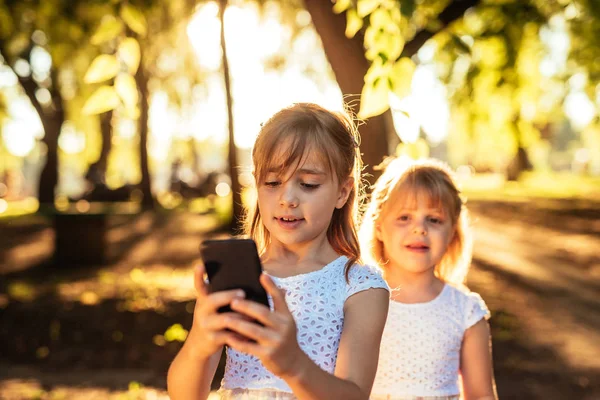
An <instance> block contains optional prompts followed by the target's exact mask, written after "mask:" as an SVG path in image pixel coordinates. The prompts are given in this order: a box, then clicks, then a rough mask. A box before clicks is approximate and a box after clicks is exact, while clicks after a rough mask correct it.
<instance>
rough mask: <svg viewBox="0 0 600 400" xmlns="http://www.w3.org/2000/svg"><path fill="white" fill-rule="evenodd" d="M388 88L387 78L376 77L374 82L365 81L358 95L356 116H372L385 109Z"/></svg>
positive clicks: (387, 102) (387, 99)
mask: <svg viewBox="0 0 600 400" xmlns="http://www.w3.org/2000/svg"><path fill="white" fill-rule="evenodd" d="M389 91H390V88H389V86H388V83H387V79H377V80H375V82H365V85H364V86H363V90H362V93H361V95H360V110H359V112H358V117H359V118H361V119H364V118H369V117H373V116H375V115H379V114H381V113H383V112H384V111H386V110H387V109H388V108H389V107H390V104H389Z"/></svg>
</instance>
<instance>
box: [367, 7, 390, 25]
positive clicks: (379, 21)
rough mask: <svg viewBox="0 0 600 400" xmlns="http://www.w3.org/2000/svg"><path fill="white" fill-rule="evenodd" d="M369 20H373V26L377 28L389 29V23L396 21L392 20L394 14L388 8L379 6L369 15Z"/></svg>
mask: <svg viewBox="0 0 600 400" xmlns="http://www.w3.org/2000/svg"><path fill="white" fill-rule="evenodd" d="M369 21H370V22H371V26H373V27H375V28H376V29H382V30H387V26H388V25H393V24H394V21H392V16H391V14H390V12H389V11H388V10H384V9H382V8H379V9H377V10H375V11H373V13H372V14H371V16H370V17H369Z"/></svg>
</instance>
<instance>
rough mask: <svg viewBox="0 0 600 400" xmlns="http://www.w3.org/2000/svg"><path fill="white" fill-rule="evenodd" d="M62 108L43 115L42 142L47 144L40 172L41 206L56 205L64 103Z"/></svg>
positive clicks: (39, 191) (39, 193) (39, 197)
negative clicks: (59, 139)
mask: <svg viewBox="0 0 600 400" xmlns="http://www.w3.org/2000/svg"><path fill="white" fill-rule="evenodd" d="M60 108H61V109H60V110H57V111H55V112H53V113H52V114H51V115H41V116H40V118H41V119H42V126H43V127H44V138H43V139H42V142H43V143H44V144H45V145H46V149H47V152H46V164H45V165H44V168H43V169H42V173H41V174H40V182H39V185H38V200H39V202H40V206H44V207H54V195H55V193H54V192H55V189H56V185H57V184H58V136H59V135H60V130H61V128H62V124H63V122H64V119H65V117H64V111H63V110H62V105H61V106H60Z"/></svg>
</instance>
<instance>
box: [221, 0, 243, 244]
mask: <svg viewBox="0 0 600 400" xmlns="http://www.w3.org/2000/svg"><path fill="white" fill-rule="evenodd" d="M226 8H227V0H220V2H219V19H220V20H221V50H222V52H223V78H224V80H225V93H226V96H227V122H228V126H229V176H230V178H231V193H232V195H233V196H232V201H233V216H232V219H231V225H230V230H231V233H233V234H236V233H238V232H239V231H240V230H241V229H240V227H241V221H242V215H243V208H242V196H241V189H242V188H241V186H240V182H239V179H238V173H237V170H238V168H239V166H238V161H237V147H236V146H235V140H234V132H233V100H232V96H231V80H230V76H229V62H228V60H227V46H226V43H225V9H226Z"/></svg>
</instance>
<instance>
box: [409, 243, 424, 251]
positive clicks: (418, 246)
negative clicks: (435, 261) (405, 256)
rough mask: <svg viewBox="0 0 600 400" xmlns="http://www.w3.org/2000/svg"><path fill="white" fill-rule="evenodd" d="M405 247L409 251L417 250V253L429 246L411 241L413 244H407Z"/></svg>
mask: <svg viewBox="0 0 600 400" xmlns="http://www.w3.org/2000/svg"><path fill="white" fill-rule="evenodd" d="M405 247H406V248H407V249H408V250H410V251H414V252H419V253H424V252H427V251H429V246H427V245H426V244H423V243H413V244H409V245H407V246H405Z"/></svg>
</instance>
